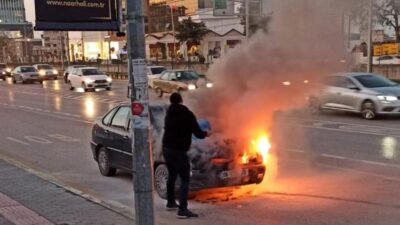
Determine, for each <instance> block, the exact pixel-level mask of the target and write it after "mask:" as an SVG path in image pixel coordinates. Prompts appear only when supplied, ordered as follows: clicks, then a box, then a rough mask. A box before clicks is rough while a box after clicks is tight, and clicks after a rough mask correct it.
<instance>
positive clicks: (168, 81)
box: [152, 70, 213, 98]
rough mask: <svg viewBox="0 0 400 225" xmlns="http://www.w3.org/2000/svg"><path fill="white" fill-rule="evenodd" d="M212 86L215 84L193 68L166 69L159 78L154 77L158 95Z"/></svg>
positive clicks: (154, 86)
mask: <svg viewBox="0 0 400 225" xmlns="http://www.w3.org/2000/svg"><path fill="white" fill-rule="evenodd" d="M201 81H203V83H205V85H204V86H206V87H207V88H211V87H212V86H213V84H212V83H211V82H209V81H207V80H205V79H204V80H202V79H201V77H200V76H199V75H198V74H197V73H196V72H195V71H193V70H165V71H164V72H162V73H161V75H160V77H159V78H156V79H153V82H152V85H153V88H154V90H155V91H156V93H157V96H158V97H160V98H161V97H162V96H163V94H164V93H174V92H182V91H187V90H196V89H198V88H199V87H201V86H202V84H201V83H202V82H201Z"/></svg>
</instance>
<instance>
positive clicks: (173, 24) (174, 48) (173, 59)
mask: <svg viewBox="0 0 400 225" xmlns="http://www.w3.org/2000/svg"><path fill="white" fill-rule="evenodd" d="M169 8H170V9H171V26H172V35H173V36H174V39H173V41H174V47H173V50H174V52H173V53H172V58H171V62H172V63H171V67H172V69H174V61H175V57H176V56H175V54H176V36H175V35H176V34H175V20H174V9H173V7H172V6H170V7H169ZM167 48H168V44H167Z"/></svg>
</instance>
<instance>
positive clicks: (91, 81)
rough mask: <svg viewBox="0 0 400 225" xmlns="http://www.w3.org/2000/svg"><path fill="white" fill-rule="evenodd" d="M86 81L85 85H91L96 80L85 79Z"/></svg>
mask: <svg viewBox="0 0 400 225" xmlns="http://www.w3.org/2000/svg"><path fill="white" fill-rule="evenodd" d="M84 81H85V83H87V84H91V83H93V82H94V80H92V79H85V80H84Z"/></svg>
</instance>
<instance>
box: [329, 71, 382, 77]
mask: <svg viewBox="0 0 400 225" xmlns="http://www.w3.org/2000/svg"><path fill="white" fill-rule="evenodd" d="M332 75H333V76H346V77H355V76H360V75H372V76H380V75H379V74H375V73H364V72H351V73H335V74H332Z"/></svg>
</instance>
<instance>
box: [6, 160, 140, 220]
mask: <svg viewBox="0 0 400 225" xmlns="http://www.w3.org/2000/svg"><path fill="white" fill-rule="evenodd" d="M13 224H14V225H53V224H54V225H86V224H88V225H89V224H93V225H125V224H129V225H131V224H134V222H133V220H132V219H131V218H128V217H126V216H124V215H122V214H119V213H117V212H114V211H112V210H110V209H108V208H106V207H104V206H102V205H100V204H97V203H94V202H92V201H89V200H87V199H85V198H82V197H80V196H77V195H75V194H73V193H71V192H68V191H66V190H64V189H63V188H61V187H58V186H56V185H55V184H53V183H50V182H48V181H45V180H43V179H41V178H39V177H37V176H35V175H33V174H30V173H28V172H26V171H24V170H22V169H20V168H18V167H15V166H13V165H11V164H8V163H6V162H4V161H2V160H0V225H13Z"/></svg>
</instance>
